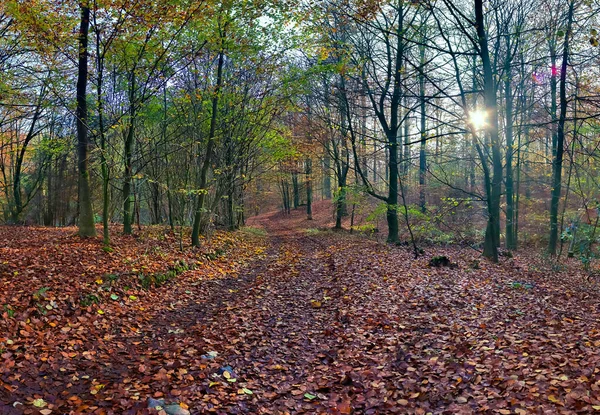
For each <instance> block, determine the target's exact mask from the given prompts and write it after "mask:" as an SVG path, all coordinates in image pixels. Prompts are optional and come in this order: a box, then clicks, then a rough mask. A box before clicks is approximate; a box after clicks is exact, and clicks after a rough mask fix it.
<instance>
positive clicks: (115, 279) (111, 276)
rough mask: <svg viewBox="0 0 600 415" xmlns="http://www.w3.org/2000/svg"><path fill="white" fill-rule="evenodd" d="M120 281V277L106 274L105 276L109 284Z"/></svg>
mask: <svg viewBox="0 0 600 415" xmlns="http://www.w3.org/2000/svg"><path fill="white" fill-rule="evenodd" d="M118 279H119V276H118V275H117V274H106V275H104V280H106V281H108V282H109V283H111V284H112V283H113V282H115V281H117V280H118Z"/></svg>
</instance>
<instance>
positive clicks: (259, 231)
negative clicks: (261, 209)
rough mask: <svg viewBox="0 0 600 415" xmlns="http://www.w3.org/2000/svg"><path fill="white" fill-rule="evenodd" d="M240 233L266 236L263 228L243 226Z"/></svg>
mask: <svg viewBox="0 0 600 415" xmlns="http://www.w3.org/2000/svg"><path fill="white" fill-rule="evenodd" d="M240 232H242V233H245V234H248V235H253V236H260V237H264V236H267V231H266V230H264V229H263V228H255V227H253V226H245V227H243V228H242V229H240Z"/></svg>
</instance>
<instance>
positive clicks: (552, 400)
mask: <svg viewBox="0 0 600 415" xmlns="http://www.w3.org/2000/svg"><path fill="white" fill-rule="evenodd" d="M548 400H549V401H550V402H553V403H557V404H559V405H562V402H561V401H560V399H558V398H557V397H556V396H554V395H548Z"/></svg>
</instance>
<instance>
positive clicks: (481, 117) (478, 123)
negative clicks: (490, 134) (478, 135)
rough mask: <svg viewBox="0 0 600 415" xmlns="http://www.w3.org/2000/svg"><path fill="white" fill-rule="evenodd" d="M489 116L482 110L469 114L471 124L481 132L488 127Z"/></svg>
mask: <svg viewBox="0 0 600 415" xmlns="http://www.w3.org/2000/svg"><path fill="white" fill-rule="evenodd" d="M486 119H487V114H486V112H485V111H482V110H475V111H471V113H470V114H469V122H470V123H471V125H472V126H473V128H474V129H475V130H481V129H483V128H484V127H485V126H486Z"/></svg>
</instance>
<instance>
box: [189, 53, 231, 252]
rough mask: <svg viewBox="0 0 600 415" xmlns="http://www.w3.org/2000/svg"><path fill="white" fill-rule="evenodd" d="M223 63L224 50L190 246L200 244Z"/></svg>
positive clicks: (214, 97)
mask: <svg viewBox="0 0 600 415" xmlns="http://www.w3.org/2000/svg"><path fill="white" fill-rule="evenodd" d="M223 63H224V51H223V50H221V51H220V52H219V61H218V64H217V83H216V85H215V90H214V92H213V98H212V113H211V118H210V132H209V134H208V144H207V146H206V154H205V156H204V162H203V163H202V169H201V171H200V182H199V183H198V188H199V191H200V194H199V195H198V201H197V204H196V213H195V215H194V224H193V227H192V246H200V222H201V221H202V216H203V213H204V202H205V200H206V195H207V194H208V188H207V184H208V170H209V168H210V163H211V161H212V158H213V152H214V148H215V132H216V128H217V111H218V109H219V94H220V92H221V85H222V83H223Z"/></svg>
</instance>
